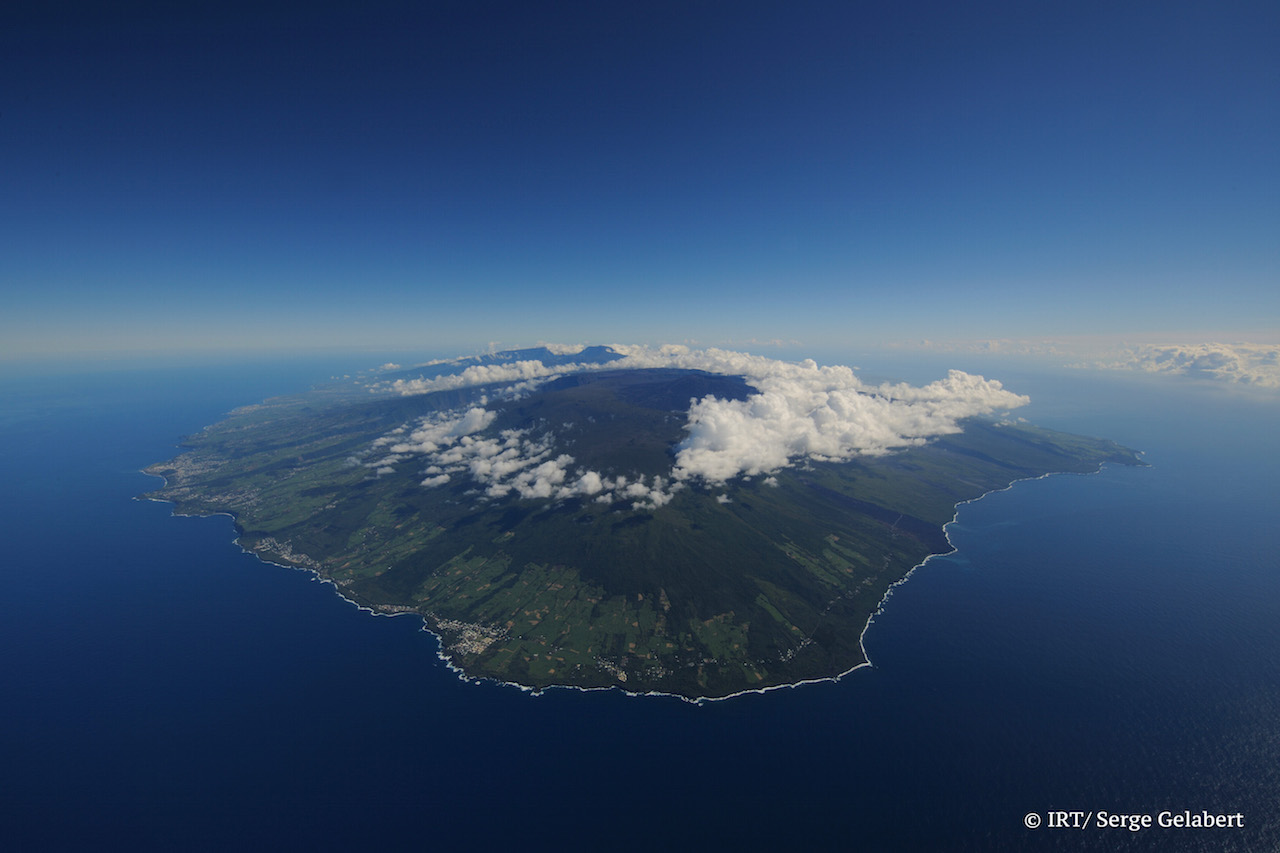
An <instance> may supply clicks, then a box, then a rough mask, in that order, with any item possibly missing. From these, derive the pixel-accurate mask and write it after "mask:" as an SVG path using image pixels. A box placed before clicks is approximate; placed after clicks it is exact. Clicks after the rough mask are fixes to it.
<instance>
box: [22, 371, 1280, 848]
mask: <svg viewBox="0 0 1280 853" xmlns="http://www.w3.org/2000/svg"><path fill="white" fill-rule="evenodd" d="M371 363H372V362H371ZM361 366H365V365H351V364H349V363H347V364H346V365H345V367H344V366H343V365H342V364H331V365H324V364H317V363H292V364H282V365H276V366H273V367H270V368H263V367H260V366H248V365H232V366H221V367H185V368H177V367H175V368H170V369H164V370H160V369H135V370H127V371H126V370H116V371H113V370H105V369H101V368H86V369H83V370H77V371H71V370H69V369H63V370H59V371H44V372H38V373H24V374H22V375H15V374H14V373H13V372H12V370H11V371H10V372H9V373H8V374H6V375H4V376H0V483H2V484H3V491H2V492H0V502H2V507H0V509H2V510H3V511H2V513H0V517H2V518H3V519H4V521H3V524H4V532H5V540H6V543H7V551H8V553H7V555H6V558H5V560H4V561H3V568H0V572H3V584H0V596H2V597H3V605H4V618H3V619H2V620H0V643H3V648H4V649H5V652H6V653H5V654H4V655H3V656H2V657H0V683H3V684H4V685H5V701H4V703H3V705H2V706H0V707H2V709H3V710H0V723H2V725H0V744H2V751H0V756H3V758H2V760H0V845H2V846H4V847H5V848H6V849H13V850H36V849H49V850H70V849H106V848H111V849H130V850H174V849H183V850H221V849H228V848H233V847H242V846H246V847H247V846H251V847H253V848H256V849H270V848H273V847H275V848H280V849H314V850H340V849H360V848H363V847H366V846H367V845H369V844H370V843H376V844H377V845H378V846H379V847H381V848H383V849H393V850H394V849H415V850H419V849H446V848H449V847H453V848H455V849H477V850H479V849H498V848H500V847H511V848H520V849H548V848H552V847H554V848H557V849H610V850H642V849H645V850H649V849H655V848H656V847H661V848H665V849H672V850H677V849H695V848H702V849H745V850H757V849H758V850H784V849H788V850H951V849H962V850H963V849H973V850H996V849H1010V850H1013V849H1025V850H1041V849H1043V850H1175V851H1178V850H1188V851H1191V850H1206V851H1208V850H1214V851H1218V850H1239V851H1246V850H1271V849H1276V848H1277V847H1278V846H1280V814H1278V811H1280V809H1278V807H1277V803H1280V722H1278V721H1280V559H1278V558H1277V553H1280V525H1278V524H1277V523H1276V516H1277V510H1278V509H1280V506H1278V503H1280V501H1278V499H1277V495H1278V494H1280V492H1278V491H1277V486H1276V484H1277V483H1280V440H1278V439H1277V438H1276V432H1275V424H1276V423H1280V404H1277V401H1276V400H1275V398H1274V397H1272V398H1268V397H1266V396H1265V395H1257V394H1250V393H1245V392H1241V391H1238V390H1232V389H1224V388H1220V387H1213V386H1210V385H1206V384H1196V383H1190V382H1187V381H1184V380H1181V379H1180V378H1178V377H1154V378H1153V377H1146V376H1134V375H1128V374H1099V373H1084V372H1066V371H1058V372H1032V371H1026V370H1021V371H1008V370H1002V369H1001V368H1000V367H999V366H998V364H995V363H993V364H991V365H977V366H971V365H967V364H955V365H937V366H929V370H927V371H925V372H924V373H922V374H921V375H922V376H923V378H925V379H928V378H936V377H937V376H938V375H943V368H945V367H947V366H955V367H960V368H962V369H966V370H971V371H973V372H985V373H986V375H988V376H992V377H995V378H999V379H1002V380H1003V381H1004V382H1005V384H1006V386H1007V387H1009V388H1011V389H1012V390H1015V391H1017V392H1019V393H1027V394H1030V395H1031V397H1032V400H1033V403H1032V405H1031V406H1030V407H1028V408H1027V409H1026V410H1025V411H1020V412H1019V413H1018V414H1021V415H1024V416H1025V417H1027V419H1028V420H1030V421H1032V422H1033V423H1037V424H1041V425H1043V426H1048V427H1052V428H1056V429H1062V430H1067V431H1072V432H1078V433H1084V434H1091V435H1097V436H1102V437H1105V438H1110V439H1114V440H1115V441H1118V442H1120V443H1121V444H1124V445H1127V446H1130V447H1135V448H1139V449H1142V450H1144V451H1145V452H1146V457H1145V458H1146V461H1148V462H1149V463H1150V465H1151V467H1150V468H1145V469H1137V468H1122V467H1108V468H1106V469H1104V470H1103V471H1102V472H1101V473H1100V474H1097V475H1088V476H1079V475H1063V476H1054V477H1049V478H1045V479H1042V480H1036V481H1031V482H1025V483H1020V484H1017V485H1015V486H1014V487H1013V488H1012V489H1010V490H1008V491H1005V492H1000V493H996V494H992V495H989V496H987V497H985V498H983V499H982V500H980V501H977V502H974V503H971V504H967V505H964V506H962V507H961V508H960V509H959V513H958V519H957V521H956V522H955V523H954V524H953V525H951V527H950V528H949V534H950V537H951V540H952V542H953V543H954V544H955V545H956V546H957V548H958V549H959V550H958V552H957V553H955V554H953V555H949V556H946V557H939V558H934V559H932V560H930V561H929V562H928V563H926V564H925V565H924V566H923V567H921V568H920V569H918V570H917V571H916V572H915V573H914V574H913V575H912V576H911V577H910V579H909V580H908V581H907V582H906V583H904V584H903V585H901V586H899V587H897V588H896V589H895V590H894V592H893V593H892V595H891V596H890V598H889V599H888V600H887V601H886V602H885V605H884V608H883V612H882V613H881V615H879V616H878V617H877V618H876V620H875V622H874V624H873V625H872V626H871V627H870V629H869V630H868V631H867V633H866V636H865V645H866V649H867V652H868V654H869V655H870V657H871V660H872V664H873V666H872V667H870V668H864V669H861V670H858V671H856V672H854V673H852V674H850V675H849V676H847V677H846V678H844V679H842V680H841V681H839V682H837V683H825V684H816V685H808V686H803V687H800V688H796V689H781V690H777V691H773V692H770V693H767V694H763V695H748V696H742V697H738V698H735V699H732V700H729V701H725V702H714V703H707V704H704V705H700V706H695V705H692V704H689V703H686V702H681V701H678V700H673V699H664V698H653V697H650V698H632V697H626V696H622V695H620V694H618V693H617V692H592V693H582V692H577V691H570V690H551V691H548V692H546V693H544V694H542V695H539V696H534V695H530V694H528V693H526V692H522V691H519V690H516V689H513V688H508V687H500V686H495V685H492V684H487V683H478V684H471V683H466V682H463V681H460V680H459V679H458V678H457V677H456V676H455V675H454V674H453V673H451V672H449V671H448V670H446V669H445V668H444V666H443V664H442V663H441V662H440V661H439V659H438V658H437V657H436V643H435V640H434V638H432V637H431V636H430V635H428V634H426V633H424V632H422V631H421V630H419V628H420V622H419V621H418V620H416V619H414V618H388V617H374V616H371V615H369V614H368V613H366V612H362V611H359V610H357V609H356V608H355V607H352V606H351V605H349V604H347V603H346V602H344V601H342V600H341V599H339V598H338V597H337V596H336V595H335V594H334V592H333V590H332V588H331V587H329V586H328V585H325V584H322V583H317V582H315V581H314V580H313V579H312V578H311V576H310V575H309V574H307V573H304V572H300V571H294V570H289V569H284V568H280V567H275V566H268V565H265V564H263V563H261V562H259V561H258V560H257V559H255V558H254V557H252V556H250V555H248V554H245V553H243V552H242V551H240V550H239V548H238V547H237V546H236V545H235V544H234V543H233V541H232V540H233V536H234V531H233V529H232V525H231V520H230V519H229V518H225V517H217V518H206V519H196V518H178V517H173V516H172V515H171V508H170V507H169V506H168V505H167V504H162V503H153V502H143V501H137V500H134V496H135V495H138V494H141V493H143V492H146V491H149V490H151V489H153V488H154V487H155V486H156V481H155V480H154V479H153V478H149V477H146V476H145V475H143V474H141V473H139V469H141V468H142V467H144V466H146V465H148V464H150V463H153V462H156V461H159V460H163V459H166V458H169V457H171V456H172V455H173V452H174V447H175V444H176V442H177V440H178V438H179V437H180V436H182V435H184V434H188V433H192V432H195V431H197V430H198V429H200V428H201V427H203V426H204V425H206V424H208V423H212V422H214V421H216V420H218V419H220V417H221V416H222V415H223V414H224V413H225V412H227V411H228V410H230V409H231V408H234V407H236V406H239V405H244V404H247V403H253V402H257V401H258V400H261V399H263V398H264V397H266V396H269V395H272V394H281V393H287V392H292V391H296V390H298V389H299V388H301V387H305V386H306V385H308V384H311V383H314V382H320V381H324V380H326V379H327V378H328V377H329V376H330V375H331V373H332V372H334V370H335V369H336V370H339V372H341V370H343V369H351V368H353V367H361ZM935 367H936V369H934V368H935ZM904 369H907V370H914V369H920V370H925V368H924V367H923V366H921V365H912V366H908V367H907V368H904ZM884 372H885V373H886V374H887V375H889V376H895V377H902V378H907V379H910V380H913V381H914V380H915V379H916V378H917V377H916V376H915V375H904V374H902V373H894V371H893V370H888V369H885V371H884ZM1053 810H1061V811H1079V812H1084V813H1091V814H1093V815H1096V814H1097V813H1098V812H1100V811H1106V812H1109V813H1115V814H1150V815H1152V816H1153V818H1154V817H1155V816H1157V815H1158V814H1159V813H1160V812H1162V811H1170V812H1172V813H1175V814H1182V813H1183V812H1184V811H1187V810H1189V811H1191V812H1192V813H1196V814H1198V813H1200V812H1201V811H1208V812H1211V813H1230V814H1235V813H1240V814H1242V815H1243V823H1244V826H1243V827H1242V828H1231V829H1213V830H1203V829H1161V828H1159V827H1154V826H1153V827H1152V828H1149V829H1143V830H1141V831H1138V832H1132V831H1129V830H1128V829H1124V828H1116V829H1099V828H1097V827H1096V826H1092V825H1090V826H1087V827H1085V828H1083V829H1065V828H1051V827H1050V826H1049V825H1048V824H1047V823H1045V824H1042V825H1040V826H1039V827H1038V828H1036V829H1029V828H1027V826H1026V824H1025V820H1026V816H1027V815H1028V814H1031V813H1034V814H1036V815H1039V816H1041V817H1042V819H1043V818H1044V817H1046V816H1047V815H1048V813H1049V812H1050V811H1053ZM1095 820H1096V818H1095Z"/></svg>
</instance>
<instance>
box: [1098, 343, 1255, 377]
mask: <svg viewBox="0 0 1280 853" xmlns="http://www.w3.org/2000/svg"><path fill="white" fill-rule="evenodd" d="M1094 366H1096V367H1103V368H1109V369H1122V370H1142V371H1146V372H1148V373H1173V374H1178V375H1181V376H1190V377H1194V378H1199V379H1213V380H1217V381H1221V382H1233V383H1239V384H1242V385H1256V386H1259V387H1263V388H1280V346H1276V345H1264V344H1220V343H1206V344H1191V345H1188V344H1166V345H1156V344H1141V345H1139V346H1135V347H1130V348H1128V349H1125V350H1122V351H1120V352H1119V353H1116V354H1115V355H1114V356H1112V357H1111V358H1109V359H1108V360H1104V361H1101V362H1097V363H1096V364H1095V365H1094Z"/></svg>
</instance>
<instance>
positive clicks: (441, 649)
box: [134, 451, 1149, 706]
mask: <svg viewBox="0 0 1280 853" xmlns="http://www.w3.org/2000/svg"><path fill="white" fill-rule="evenodd" d="M1143 455H1144V454H1143V451H1137V456H1138V459H1139V465H1140V466H1142V467H1149V463H1145V462H1142V461H1141V457H1142V456H1143ZM1107 464H1108V463H1107V462H1105V461H1103V462H1099V463H1098V467H1097V469H1095V470H1093V471H1084V472H1080V471H1051V472H1047V473H1044V474H1039V475H1037V476H1034V477H1022V478H1019V479H1016V480H1013V481H1012V482H1010V483H1008V484H1007V485H1005V486H1003V487H1001V488H997V489H990V490H988V491H986V492H983V493H982V494H980V495H978V496H976V497H973V498H967V499H965V500H963V501H960V502H958V503H956V504H955V506H954V511H953V513H952V517H951V520H950V521H947V522H945V523H944V524H943V525H942V528H941V530H942V535H943V537H944V539H945V540H946V542H947V544H948V545H949V546H950V550H948V551H945V552H938V553H933V554H929V555H927V556H926V557H925V558H924V559H922V560H921V561H920V562H919V563H917V564H915V565H914V566H912V567H911V568H910V569H908V570H907V572H906V573H905V574H904V575H903V576H902V577H901V578H899V579H898V580H896V581H894V582H893V583H891V584H890V585H889V586H888V587H887V588H886V589H885V592H884V594H883V595H882V596H881V598H880V600H879V602H878V603H877V604H876V607H875V609H874V610H873V611H871V613H870V614H869V615H868V617H867V621H866V623H865V624H864V625H863V627H862V630H861V631H860V632H859V635H858V648H859V651H860V652H861V654H862V657H863V660H862V661H861V662H860V663H857V664H855V665H854V666H852V667H850V668H849V669H847V670H844V671H843V672H840V673H837V674H835V675H828V676H820V677H815V678H806V679H801V680H799V681H793V682H788V683H785V684H774V685H770V686H768V687H755V688H748V689H745V690H739V691H735V692H733V693H728V694H725V695H724V696H686V695H684V694H680V693H667V692H663V691H656V690H649V691H637V690H628V689H626V688H625V687H622V686H620V685H608V686H599V687H582V686H579V685H573V684H548V685H544V686H541V687H535V686H531V685H527V684H521V683H519V682H516V681H504V680H502V679H499V678H495V677H493V676H488V675H475V674H472V673H469V672H467V671H466V670H464V669H463V668H462V667H460V666H458V665H457V664H455V663H454V662H453V658H452V657H451V656H450V655H449V654H447V653H446V647H445V645H444V637H443V636H442V635H441V634H440V633H437V632H436V631H435V630H433V629H432V627H431V622H430V617H429V616H428V615H426V614H423V613H421V612H420V611H417V610H414V609H411V608H407V609H404V610H380V609H376V608H374V607H371V606H368V605H365V604H361V603H360V602H358V601H355V600H353V599H352V598H349V597H348V596H346V595H344V594H343V590H342V587H341V586H340V585H339V584H338V583H337V582H336V581H334V580H333V579H332V578H327V577H325V576H324V575H322V574H321V573H320V571H319V569H317V568H313V567H311V566H306V565H294V564H289V563H280V562H277V561H275V560H271V559H269V558H267V557H265V556H263V555H262V554H261V553H259V552H257V551H254V550H253V549H251V548H247V547H245V546H244V545H243V544H242V543H241V541H240V537H241V535H242V531H241V530H240V529H239V527H238V525H237V523H236V515H235V514H234V513H232V512H227V511H214V512H209V513H204V514H195V513H185V512H179V511H178V509H177V507H178V504H177V503H176V502H175V501H173V500H170V499H167V498H161V497H152V496H150V495H140V496H135V498H134V499H135V500H147V501H152V502H155V503H167V504H169V505H170V506H171V507H174V509H173V510H172V512H171V516H172V517H179V518H212V517H215V516H226V517H228V518H230V519H231V522H232V527H233V530H234V531H235V536H234V537H233V539H232V542H233V544H235V545H236V546H237V547H238V548H240V550H241V552H242V553H245V554H251V555H253V556H254V557H255V558H256V559H257V560H259V561H260V562H262V563H263V564H265V565H270V566H278V567H280V568H285V569H293V570H296V571H302V572H306V573H308V574H310V575H311V576H312V578H311V579H312V580H313V581H319V582H321V583H326V584H329V585H330V586H331V587H333V591H334V593H335V594H336V595H337V596H338V598H340V599H341V600H342V601H344V602H346V603H347V604H350V605H351V606H353V607H355V608H356V609H358V610H361V611H364V612H366V613H368V614H370V615H373V616H384V617H396V616H410V615H412V616H417V617H418V618H419V619H421V620H422V627H421V629H420V630H422V631H424V632H426V633H428V634H430V635H431V636H432V637H434V638H435V640H436V657H437V658H438V659H439V660H441V661H442V662H443V663H444V664H445V666H446V668H447V669H448V670H449V671H450V672H452V673H453V674H454V675H455V676H456V677H457V678H458V679H459V680H461V681H463V682H466V683H468V684H478V683H481V682H489V683H491V684H493V685H495V686H500V687H514V688H516V689H518V690H520V691H521V692H524V693H528V694H530V695H531V696H540V695H542V694H543V693H544V692H546V691H549V690H576V691H579V692H583V693H593V692H600V691H615V690H616V691H618V692H620V693H622V694H623V695H626V696H630V697H670V698H674V699H679V700H681V701H683V702H687V703H689V704H692V705H699V706H700V705H704V704H707V703H711V702H722V701H726V700H729V699H735V698H738V697H741V696H747V695H751V694H765V693H769V692H772V691H775V690H784V689H793V688H798V687H804V686H806V685H813V684H823V683H837V682H839V681H840V680H841V679H843V678H845V677H846V676H848V675H851V674H852V673H854V672H857V671H858V670H860V669H865V668H873V667H874V662H873V661H872V660H871V656H870V655H869V654H868V653H867V649H866V642H865V641H866V634H867V631H869V630H870V629H871V627H872V626H873V625H874V624H875V621H876V617H878V616H881V615H883V614H884V612H885V604H886V602H888V601H889V599H890V597H891V596H892V595H893V592H894V589H895V588H896V587H898V586H900V585H902V584H904V583H906V582H907V581H908V580H909V579H910V578H911V576H912V575H914V574H915V573H916V571H917V570H919V569H921V568H923V567H924V566H925V565H926V564H927V563H928V562H929V561H930V560H933V559H936V558H941V557H949V556H951V555H953V554H957V553H959V548H958V547H957V546H956V545H955V543H954V542H952V541H951V536H950V531H949V528H950V527H951V526H952V525H953V524H956V523H958V521H959V515H960V510H961V507H964V506H966V505H968V504H972V503H977V502H978V501H981V500H983V499H984V498H986V497H988V496H989V495H993V494H998V493H1001V492H1007V491H1009V490H1011V489H1013V487H1014V486H1016V485H1018V484H1019V483H1025V482H1032V481H1035V480H1043V479H1046V478H1049V477H1056V476H1062V475H1065V474H1072V475H1076V476H1093V475H1096V474H1098V473H1101V472H1102V470H1103V469H1104V468H1105V467H1106V465H1107ZM1113 464H1114V463H1113ZM141 473H143V474H146V475H147V476H152V477H158V478H159V479H160V480H161V483H162V485H161V489H160V490H163V489H164V488H165V487H166V486H167V485H168V480H167V479H166V478H165V477H164V476H163V475H162V474H157V473H154V472H151V471H149V470H147V469H145V468H144V469H142V470H141ZM157 491H159V490H157Z"/></svg>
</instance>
